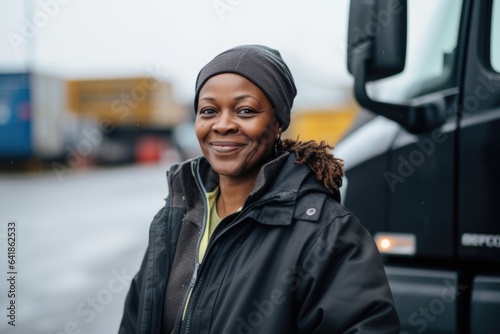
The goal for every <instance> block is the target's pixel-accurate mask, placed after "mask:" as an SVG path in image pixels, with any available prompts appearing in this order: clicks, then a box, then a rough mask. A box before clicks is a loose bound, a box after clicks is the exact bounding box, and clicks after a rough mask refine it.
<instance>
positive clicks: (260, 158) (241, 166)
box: [195, 73, 281, 179]
mask: <svg viewBox="0 0 500 334" xmlns="http://www.w3.org/2000/svg"><path fill="white" fill-rule="evenodd" d="M195 130H196V136H197V137H198V141H199V143H200V147H201V150H202V152H203V155H204V156H205V158H206V159H207V160H208V162H209V163H210V165H211V166H212V168H213V169H214V170H215V171H216V172H217V173H218V174H219V175H221V176H226V177H230V178H237V179H248V178H251V177H256V176H257V173H258V171H259V169H260V167H261V166H262V165H263V164H264V163H266V162H268V161H269V160H270V159H271V158H272V152H273V146H274V141H275V139H276V137H277V136H278V134H279V133H281V128H280V126H279V121H278V119H277V118H276V117H275V115H274V110H273V108H272V105H271V102H269V100H268V99H267V97H266V95H265V94H264V93H263V92H262V91H261V90H260V89H259V88H258V87H257V86H255V85H254V84H253V83H252V82H250V81H249V80H247V79H246V78H244V77H242V76H240V75H237V74H233V73H224V74H219V75H216V76H214V77H212V78H210V79H209V80H208V81H207V82H206V83H205V85H204V86H203V87H202V88H201V90H200V94H199V97H198V110H197V113H196V121H195Z"/></svg>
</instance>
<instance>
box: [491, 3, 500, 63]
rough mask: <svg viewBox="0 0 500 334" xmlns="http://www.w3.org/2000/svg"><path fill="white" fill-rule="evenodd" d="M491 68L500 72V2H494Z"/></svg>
mask: <svg viewBox="0 0 500 334" xmlns="http://www.w3.org/2000/svg"><path fill="white" fill-rule="evenodd" d="M490 58H491V60H490V62H491V67H493V69H494V70H495V71H497V72H500V0H495V1H493V11H492V13H491V54H490Z"/></svg>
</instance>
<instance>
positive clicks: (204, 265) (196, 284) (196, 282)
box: [184, 195, 279, 334]
mask: <svg viewBox="0 0 500 334" xmlns="http://www.w3.org/2000/svg"><path fill="white" fill-rule="evenodd" d="M278 197H279V195H274V196H270V197H267V198H263V199H261V200H258V201H256V202H254V203H252V204H250V205H249V206H248V207H246V208H245V209H243V210H242V211H241V212H240V213H239V214H238V215H237V216H236V217H235V218H234V220H233V221H232V222H231V223H229V224H228V225H227V226H224V227H222V224H219V226H217V227H216V228H215V230H214V233H213V237H215V238H213V239H212V240H210V241H209V244H208V247H207V251H206V254H207V255H208V258H207V259H206V260H204V261H203V263H202V264H201V266H200V267H197V268H198V269H199V270H200V275H199V276H198V277H199V279H198V280H196V278H195V280H194V286H193V287H191V288H190V289H189V290H190V291H191V289H193V288H195V289H193V294H192V296H191V298H190V303H189V304H190V306H189V307H188V310H187V312H186V316H185V318H184V319H185V322H186V326H185V330H184V333H185V334H188V333H189V327H190V325H191V318H192V315H193V310H194V305H195V303H196V300H197V297H198V293H199V291H200V289H201V285H202V283H203V279H204V278H205V276H206V272H207V268H208V267H209V266H210V262H212V259H213V258H214V256H215V254H217V250H218V249H219V246H220V243H217V244H215V242H216V241H217V240H218V239H220V237H221V236H222V235H224V234H226V233H227V231H228V230H230V229H231V228H233V227H234V226H235V225H236V224H238V223H240V222H241V221H242V219H241V217H243V216H244V214H246V213H247V212H249V211H250V210H251V209H252V208H253V207H255V206H256V205H258V204H262V203H265V202H269V201H272V200H273V199H276V198H278ZM222 228H223V229H224V230H223V231H222V232H220V233H219V234H218V233H217V232H218V231H217V230H220V229H222ZM214 244H215V246H214ZM212 248H213V250H212Z"/></svg>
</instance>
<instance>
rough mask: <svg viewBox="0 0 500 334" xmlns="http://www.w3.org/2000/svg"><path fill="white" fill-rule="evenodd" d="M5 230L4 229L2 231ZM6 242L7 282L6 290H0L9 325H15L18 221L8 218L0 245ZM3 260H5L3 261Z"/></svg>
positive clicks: (0, 238)
mask: <svg viewBox="0 0 500 334" xmlns="http://www.w3.org/2000/svg"><path fill="white" fill-rule="evenodd" d="M2 232H3V231H2ZM3 243H5V244H6V245H5V250H6V255H5V258H4V261H5V262H4V263H5V264H6V267H5V268H6V269H5V272H4V274H5V281H6V282H7V288H6V291H0V293H1V294H2V300H5V301H6V302H7V307H6V319H7V324H8V325H9V326H12V327H15V326H16V322H17V314H18V306H17V295H18V284H17V282H18V258H17V250H18V245H19V234H18V222H17V221H15V220H8V221H7V224H6V230H5V233H0V245H2V244H3ZM2 262H3V261H2Z"/></svg>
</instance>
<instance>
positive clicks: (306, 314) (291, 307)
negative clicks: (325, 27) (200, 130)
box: [120, 153, 399, 334]
mask: <svg viewBox="0 0 500 334" xmlns="http://www.w3.org/2000/svg"><path fill="white" fill-rule="evenodd" d="M294 159H295V156H294V155H293V154H289V153H285V154H283V155H282V156H280V157H279V158H277V159H275V160H273V161H272V162H270V163H268V164H267V165H265V166H264V167H263V168H262V170H261V171H260V174H259V176H258V178H257V182H256V185H255V188H254V191H253V192H252V193H251V194H250V195H249V197H248V199H247V201H246V202H245V204H244V206H243V209H242V210H241V212H239V213H235V214H233V215H230V216H228V217H226V218H224V219H223V220H222V222H221V223H220V224H219V226H218V227H217V228H216V230H215V231H214V234H213V236H212V238H211V239H210V243H209V246H208V249H207V251H206V253H205V258H204V260H203V262H202V263H201V264H200V265H199V266H198V265H197V264H196V263H195V261H196V260H195V259H197V255H198V242H199V239H200V236H201V234H202V231H203V225H204V224H203V223H204V220H205V218H206V210H205V202H206V200H205V194H206V192H208V191H211V190H213V189H214V187H215V186H216V185H217V183H218V176H217V174H215V173H214V171H213V170H212V169H211V168H210V166H209V165H208V163H207V161H206V160H205V159H204V158H198V159H195V160H192V161H188V162H186V163H184V164H182V165H176V166H174V167H172V168H171V169H170V171H169V173H168V177H167V178H168V183H169V190H170V193H169V195H168V197H167V199H166V204H165V207H163V208H162V209H161V210H160V212H159V213H158V214H157V215H156V216H155V218H154V220H153V222H152V224H151V228H150V237H149V245H148V249H147V251H146V255H145V257H144V260H143V263H142V266H141V269H140V271H139V273H138V274H137V275H136V277H135V278H134V280H133V282H132V285H131V288H130V291H129V293H128V296H127V299H126V302H125V311H124V316H123V320H122V323H121V326H120V334H126V333H171V332H172V331H174V332H176V333H179V332H181V333H214V334H222V333H269V334H275V333H286V334H292V333H329V334H330V333H383V334H388V333H399V321H398V318H397V315H396V312H395V309H394V306H393V301H392V296H391V292H390V290H389V286H388V284H387V279H386V276H385V273H384V269H383V266H382V263H381V260H380V257H379V253H378V250H377V249H376V246H375V244H374V241H373V239H372V237H371V236H370V234H369V233H368V232H367V231H366V230H365V229H364V228H363V226H362V225H361V224H360V223H359V221H358V220H357V218H356V217H355V216H354V215H353V214H352V213H351V212H349V211H348V210H346V209H345V208H343V207H342V206H341V205H340V204H339V203H338V200H339V196H338V194H337V195H334V196H332V195H331V194H328V193H327V191H326V189H325V188H324V186H323V185H322V184H320V183H319V182H318V181H317V180H316V178H315V176H314V175H313V173H312V172H311V170H310V169H309V168H308V167H307V166H305V165H298V164H295V163H294ZM195 268H197V269H196V270H195ZM191 287H192V288H193V290H192V292H191V294H190V298H189V305H188V307H187V311H186V313H185V315H184V320H182V321H181V320H180V319H181V318H182V317H183V313H184V306H183V305H184V303H185V301H186V300H187V298H186V297H187V295H188V294H189V293H188V291H189V290H190V288H191ZM174 326H175V329H174Z"/></svg>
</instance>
